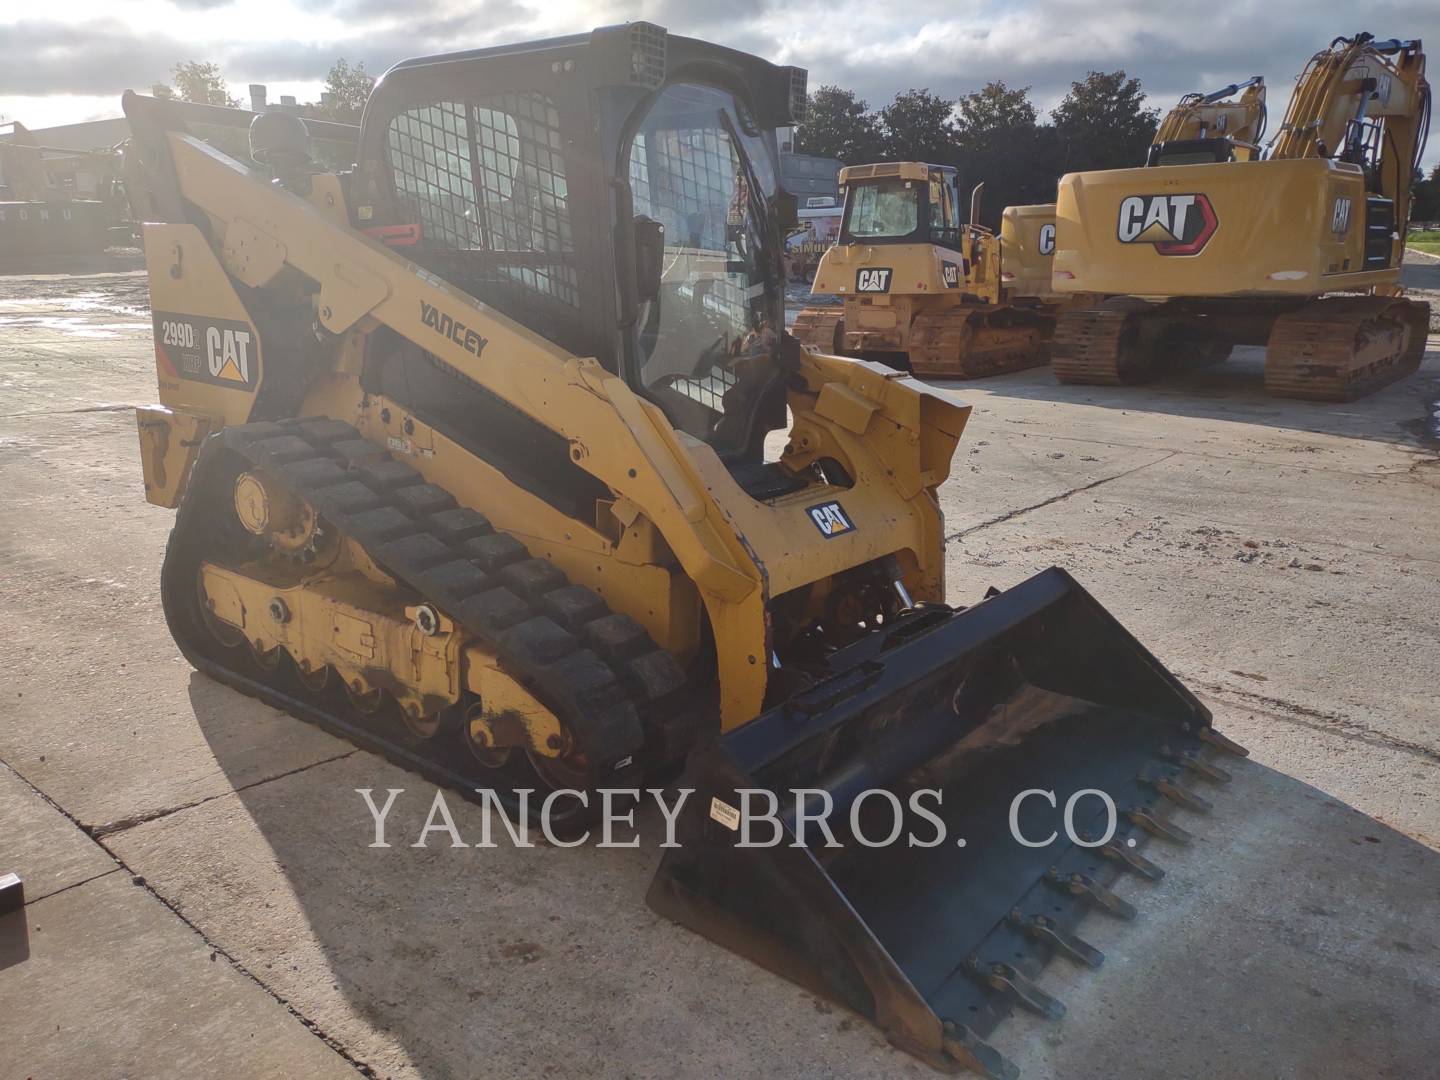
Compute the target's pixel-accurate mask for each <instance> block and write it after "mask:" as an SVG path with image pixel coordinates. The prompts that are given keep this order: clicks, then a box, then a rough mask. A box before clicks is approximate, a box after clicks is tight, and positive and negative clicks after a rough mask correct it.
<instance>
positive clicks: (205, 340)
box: [155, 311, 260, 390]
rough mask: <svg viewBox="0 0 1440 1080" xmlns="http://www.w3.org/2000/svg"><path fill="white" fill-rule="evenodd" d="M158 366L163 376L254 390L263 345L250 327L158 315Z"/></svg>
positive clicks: (242, 323)
mask: <svg viewBox="0 0 1440 1080" xmlns="http://www.w3.org/2000/svg"><path fill="white" fill-rule="evenodd" d="M155 362H156V364H157V365H158V366H159V369H160V373H161V374H162V375H169V376H172V377H175V378H181V379H192V380H194V381H195V382H203V383H210V384H211V385H214V386H227V387H230V388H231V389H233V390H253V389H254V388H255V385H256V384H257V383H258V382H259V381H260V342H259V341H258V340H256V337H255V331H254V328H253V327H251V326H250V324H249V323H245V322H240V321H238V320H235V319H207V318H202V317H200V316H198V315H176V314H174V313H172V312H168V311H157V312H155Z"/></svg>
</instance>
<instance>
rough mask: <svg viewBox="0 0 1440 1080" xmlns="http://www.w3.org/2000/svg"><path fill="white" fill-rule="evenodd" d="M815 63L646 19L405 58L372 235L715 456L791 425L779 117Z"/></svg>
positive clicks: (362, 201) (366, 147)
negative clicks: (392, 238)
mask: <svg viewBox="0 0 1440 1080" xmlns="http://www.w3.org/2000/svg"><path fill="white" fill-rule="evenodd" d="M804 102H805V72H804V71H803V70H800V69H797V68H789V67H778V66H776V65H774V64H770V63H768V62H766V61H764V60H761V59H758V58H756V57H753V56H749V55H747V54H744V53H740V52H736V51H734V50H731V49H726V48H723V47H720V46H717V45H712V44H709V43H707V42H702V41H696V40H693V39H689V38H682V37H676V36H672V35H670V34H668V33H667V32H666V31H665V30H664V29H663V28H661V27H658V26H654V25H653V24H650V23H630V24H628V25H625V26H618V27H607V28H604V29H600V30H596V31H594V32H592V33H588V34H579V35H575V36H573V37H567V38H556V39H552V40H550V41H544V42H537V43H531V44H527V45H524V46H515V47H504V48H497V49H481V50H474V51H471V52H464V53H455V54H451V55H448V56H440V57H427V58H421V59H418V60H410V61H405V62H403V63H401V64H399V65H397V66H396V67H395V68H392V69H391V70H390V71H389V72H388V73H387V74H386V75H385V76H384V77H383V78H382V79H381V81H380V82H379V83H378V84H377V85H376V88H375V90H374V91H373V93H372V95H371V98H370V100H369V102H368V103H367V105H366V110H365V116H364V120H363V122H362V132H361V159H360V165H359V169H358V176H357V183H358V187H359V192H360V198H358V199H356V200H354V201H355V202H356V204H357V208H356V215H357V220H356V221H355V222H354V224H355V225H356V226H357V227H360V228H371V229H375V228H376V227H380V226H396V225H401V226H412V227H414V228H413V230H412V231H411V233H410V235H415V234H418V237H417V239H416V242H414V243H413V245H411V246H410V247H408V249H407V250H406V252H405V253H406V254H407V255H408V256H409V257H410V258H412V259H414V260H415V261H416V262H417V263H419V264H420V265H422V266H424V267H426V268H427V269H430V270H432V271H434V272H435V273H436V274H438V275H439V276H441V277H443V278H444V279H445V280H446V281H447V282H449V283H451V284H453V285H455V286H457V287H458V288H460V289H462V290H464V291H465V292H467V293H469V294H470V295H471V296H474V297H475V298H476V299H478V300H481V301H482V302H484V303H486V304H488V305H490V306H492V307H494V308H495V309H497V310H498V311H500V312H502V313H503V314H505V315H508V316H509V317H511V318H512V319H515V320H517V321H518V322H520V323H522V324H524V325H525V326H527V327H529V328H530V329H531V330H533V331H534V332H536V333H538V334H540V335H541V336H542V337H545V338H547V339H549V340H550V341H552V342H554V343H555V344H557V345H559V346H561V347H562V348H564V349H566V350H568V351H569V352H571V353H573V354H575V355H576V356H581V357H594V358H596V359H597V360H599V362H600V363H601V364H602V365H603V366H604V367H605V368H607V369H608V370H610V371H611V372H614V373H616V374H619V375H621V376H622V377H624V378H625V379H626V380H627V381H628V382H629V383H630V385H631V386H632V387H633V388H634V389H635V390H636V391H637V392H639V393H641V394H642V395H644V396H645V397H648V398H649V399H651V400H652V401H654V402H656V403H657V404H659V405H660V406H661V408H662V409H664V410H665V412H666V414H667V415H668V416H669V418H670V419H671V421H672V422H673V423H674V424H675V426H676V427H678V428H680V429H681V430H684V431H686V432H687V433H688V434H690V435H692V436H694V437H696V438H699V439H702V440H704V441H706V442H709V443H710V444H711V445H712V446H714V447H715V448H716V450H717V451H718V452H720V454H721V456H722V457H725V458H734V457H754V456H756V455H758V453H759V447H760V443H761V442H762V441H763V437H764V434H765V433H766V432H767V431H768V430H771V429H773V428H775V427H779V426H783V425H784V422H785V411H784V383H785V378H784V372H783V370H782V369H783V367H784V365H785V363H786V356H787V355H788V356H789V357H790V363H791V364H792V366H793V362H794V358H795V356H796V355H798V351H796V350H793V349H791V350H786V349H785V345H786V337H785V332H784V325H785V324H784V296H783V273H782V259H781V256H782V253H783V235H784V232H783V230H784V228H785V227H786V225H788V224H789V221H788V217H793V214H794V199H793V197H791V196H786V195H784V194H783V193H782V192H781V190H780V187H779V155H778V150H777V146H776V140H775V129H776V128H777V127H781V126H789V125H793V124H794V123H797V122H798V121H799V120H800V118H801V116H802V114H803V109H804Z"/></svg>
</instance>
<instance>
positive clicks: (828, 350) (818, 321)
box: [790, 305, 845, 356]
mask: <svg viewBox="0 0 1440 1080" xmlns="http://www.w3.org/2000/svg"><path fill="white" fill-rule="evenodd" d="M844 326H845V309H844V308H843V307H840V306H838V305H837V306H835V307H807V308H805V309H804V310H803V311H801V312H800V314H799V315H797V316H796V317H795V325H794V326H792V327H791V328H790V333H791V334H792V335H793V336H794V337H795V338H796V339H798V340H799V342H800V344H802V345H805V346H807V347H808V348H811V349H815V350H816V351H817V352H822V353H825V354H827V355H831V356H840V355H843V354H842V353H841V349H842V347H843V346H844V344H845V343H844V342H843V341H842V340H841V339H840V335H841V334H842V333H844Z"/></svg>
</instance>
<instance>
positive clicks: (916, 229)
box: [840, 161, 961, 250]
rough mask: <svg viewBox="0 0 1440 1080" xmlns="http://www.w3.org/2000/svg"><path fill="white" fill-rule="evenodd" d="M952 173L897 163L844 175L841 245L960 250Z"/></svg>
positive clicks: (846, 171) (943, 167)
mask: <svg viewBox="0 0 1440 1080" xmlns="http://www.w3.org/2000/svg"><path fill="white" fill-rule="evenodd" d="M955 184H956V178H955V170H954V168H952V167H950V166H948V165H925V164H921V163H918V162H909V161H907V162H898V163H893V164H884V165H857V166H852V167H850V168H847V169H841V170H840V186H841V188H842V189H843V190H844V193H845V213H844V217H843V219H842V221H841V223H840V242H841V243H842V244H936V245H939V246H940V247H948V248H954V249H956V250H959V248H960V244H961V227H960V217H959V202H958V199H957V192H956V187H955Z"/></svg>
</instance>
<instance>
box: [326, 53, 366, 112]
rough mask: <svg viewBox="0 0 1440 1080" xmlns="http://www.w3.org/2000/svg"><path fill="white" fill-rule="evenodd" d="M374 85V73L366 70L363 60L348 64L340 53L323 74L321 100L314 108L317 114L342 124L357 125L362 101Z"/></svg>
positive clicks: (362, 104)
mask: <svg viewBox="0 0 1440 1080" xmlns="http://www.w3.org/2000/svg"><path fill="white" fill-rule="evenodd" d="M374 85H375V76H374V75H371V74H370V73H369V72H367V71H366V70H365V62H364V61H363V60H362V61H361V62H360V63H358V64H356V65H355V66H354V67H351V66H350V64H349V62H348V61H347V60H346V59H345V58H344V57H343V56H342V57H341V58H340V59H339V60H336V61H335V63H334V64H333V65H332V66H331V68H330V72H329V74H327V75H326V76H325V91H324V96H323V97H322V99H321V103H320V105H318V106H315V107H314V111H315V113H316V114H317V115H321V116H323V117H324V118H325V119H328V120H338V121H339V122H340V123H342V124H358V123H359V122H360V114H361V113H363V112H364V111H365V102H366V100H367V99H368V98H369V97H370V89H371V87H373V86H374Z"/></svg>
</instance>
